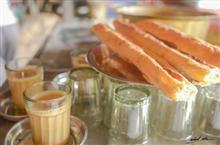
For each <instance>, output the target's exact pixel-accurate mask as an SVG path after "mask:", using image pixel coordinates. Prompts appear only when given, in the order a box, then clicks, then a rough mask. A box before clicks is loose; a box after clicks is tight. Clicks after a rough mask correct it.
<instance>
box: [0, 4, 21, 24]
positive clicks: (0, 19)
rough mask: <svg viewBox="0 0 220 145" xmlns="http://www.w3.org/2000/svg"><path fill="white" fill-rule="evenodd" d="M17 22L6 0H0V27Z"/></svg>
mask: <svg viewBox="0 0 220 145" xmlns="http://www.w3.org/2000/svg"><path fill="white" fill-rule="evenodd" d="M16 22H17V20H16V18H15V16H14V14H13V12H12V11H11V9H10V7H9V2H8V0H0V27H2V26H7V25H11V24H15V23H16Z"/></svg>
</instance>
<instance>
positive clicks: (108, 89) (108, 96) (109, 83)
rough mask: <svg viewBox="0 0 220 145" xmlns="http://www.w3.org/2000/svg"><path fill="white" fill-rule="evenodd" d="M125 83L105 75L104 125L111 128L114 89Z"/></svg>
mask: <svg viewBox="0 0 220 145" xmlns="http://www.w3.org/2000/svg"><path fill="white" fill-rule="evenodd" d="M123 84H125V83H124V82H121V81H118V80H114V79H112V78H110V77H107V76H105V87H104V92H105V93H104V97H105V98H104V125H105V126H106V127H108V128H110V126H111V115H112V102H113V96H114V91H115V89H116V88H117V87H119V86H121V85H123Z"/></svg>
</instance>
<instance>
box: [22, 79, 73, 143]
mask: <svg viewBox="0 0 220 145" xmlns="http://www.w3.org/2000/svg"><path fill="white" fill-rule="evenodd" d="M71 99H72V97H71V87H70V86H69V85H58V84H55V83H53V82H38V83H35V84H33V85H32V86H30V87H28V88H27V89H26V90H25V91H24V100H25V109H26V111H27V114H28V117H29V119H30V126H31V132H32V138H33V142H34V144H35V145H66V144H67V143H68V141H69V135H70V109H71Z"/></svg>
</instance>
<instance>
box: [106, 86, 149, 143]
mask: <svg viewBox="0 0 220 145" xmlns="http://www.w3.org/2000/svg"><path fill="white" fill-rule="evenodd" d="M149 104H150V93H149V90H148V89H146V87H142V86H134V85H123V86H120V87H118V88H117V89H115V95H114V99H113V108H112V119H111V128H110V130H109V133H110V137H109V142H108V143H109V144H112V145H117V144H132V145H135V144H138V145H141V144H145V143H147V141H148V138H149V131H150V130H149Z"/></svg>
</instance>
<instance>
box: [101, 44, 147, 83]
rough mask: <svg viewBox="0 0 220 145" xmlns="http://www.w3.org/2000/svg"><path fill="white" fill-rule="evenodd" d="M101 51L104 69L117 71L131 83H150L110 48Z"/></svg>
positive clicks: (103, 48)
mask: <svg viewBox="0 0 220 145" xmlns="http://www.w3.org/2000/svg"><path fill="white" fill-rule="evenodd" d="M100 50H101V54H102V56H103V60H102V66H103V68H104V69H106V68H112V69H114V70H117V71H118V72H119V73H120V74H121V75H122V76H123V77H124V78H126V79H127V80H129V81H134V82H142V83H143V82H145V83H148V81H146V80H144V78H143V76H142V73H141V72H140V71H139V70H138V69H137V68H136V67H135V66H133V65H132V64H129V63H127V62H126V61H124V60H123V59H121V58H120V57H118V56H117V55H115V54H114V53H113V52H111V50H110V49H109V48H107V47H102V48H100Z"/></svg>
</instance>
